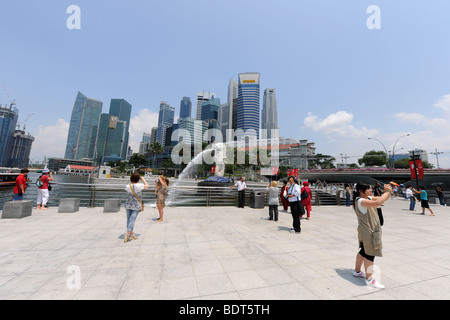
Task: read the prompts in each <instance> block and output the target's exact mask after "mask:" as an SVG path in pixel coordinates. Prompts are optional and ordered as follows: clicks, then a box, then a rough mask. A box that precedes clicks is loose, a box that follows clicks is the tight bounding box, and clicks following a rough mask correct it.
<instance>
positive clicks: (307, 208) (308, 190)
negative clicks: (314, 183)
mask: <svg viewBox="0 0 450 320" xmlns="http://www.w3.org/2000/svg"><path fill="white" fill-rule="evenodd" d="M305 192H306V194H307V195H308V197H307V198H305V197H304V196H303V194H304V193H305ZM301 198H302V205H303V208H304V209H305V211H306V220H309V218H311V210H312V208H311V199H312V192H311V188H310V187H309V183H308V181H304V182H303V189H302V196H301Z"/></svg>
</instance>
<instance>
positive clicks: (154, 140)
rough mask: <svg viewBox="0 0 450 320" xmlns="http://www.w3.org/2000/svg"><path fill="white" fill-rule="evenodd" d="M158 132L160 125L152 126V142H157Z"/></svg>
mask: <svg viewBox="0 0 450 320" xmlns="http://www.w3.org/2000/svg"><path fill="white" fill-rule="evenodd" d="M157 134H158V127H153V128H152V133H151V134H150V144H152V143H155V142H156V135H157Z"/></svg>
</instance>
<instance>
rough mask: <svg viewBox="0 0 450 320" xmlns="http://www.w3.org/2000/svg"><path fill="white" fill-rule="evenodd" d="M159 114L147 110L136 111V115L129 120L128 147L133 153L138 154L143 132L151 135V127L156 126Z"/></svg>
mask: <svg viewBox="0 0 450 320" xmlns="http://www.w3.org/2000/svg"><path fill="white" fill-rule="evenodd" d="M158 117H159V114H158V113H156V112H153V111H150V110H149V109H141V110H138V115H137V116H135V117H134V118H132V119H131V120H130V139H129V145H130V146H131V149H133V152H134V153H136V152H139V144H140V142H141V141H142V134H143V133H144V132H146V133H151V131H152V128H153V127H157V126H158Z"/></svg>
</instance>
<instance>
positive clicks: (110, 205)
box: [103, 199, 121, 212]
mask: <svg viewBox="0 0 450 320" xmlns="http://www.w3.org/2000/svg"><path fill="white" fill-rule="evenodd" d="M120 202H121V200H120V199H106V200H105V205H104V207H103V212H119V211H120Z"/></svg>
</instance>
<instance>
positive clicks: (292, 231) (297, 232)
mask: <svg viewBox="0 0 450 320" xmlns="http://www.w3.org/2000/svg"><path fill="white" fill-rule="evenodd" d="M289 232H290V233H295V234H300V231H295V230H294V229H291V230H289Z"/></svg>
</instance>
